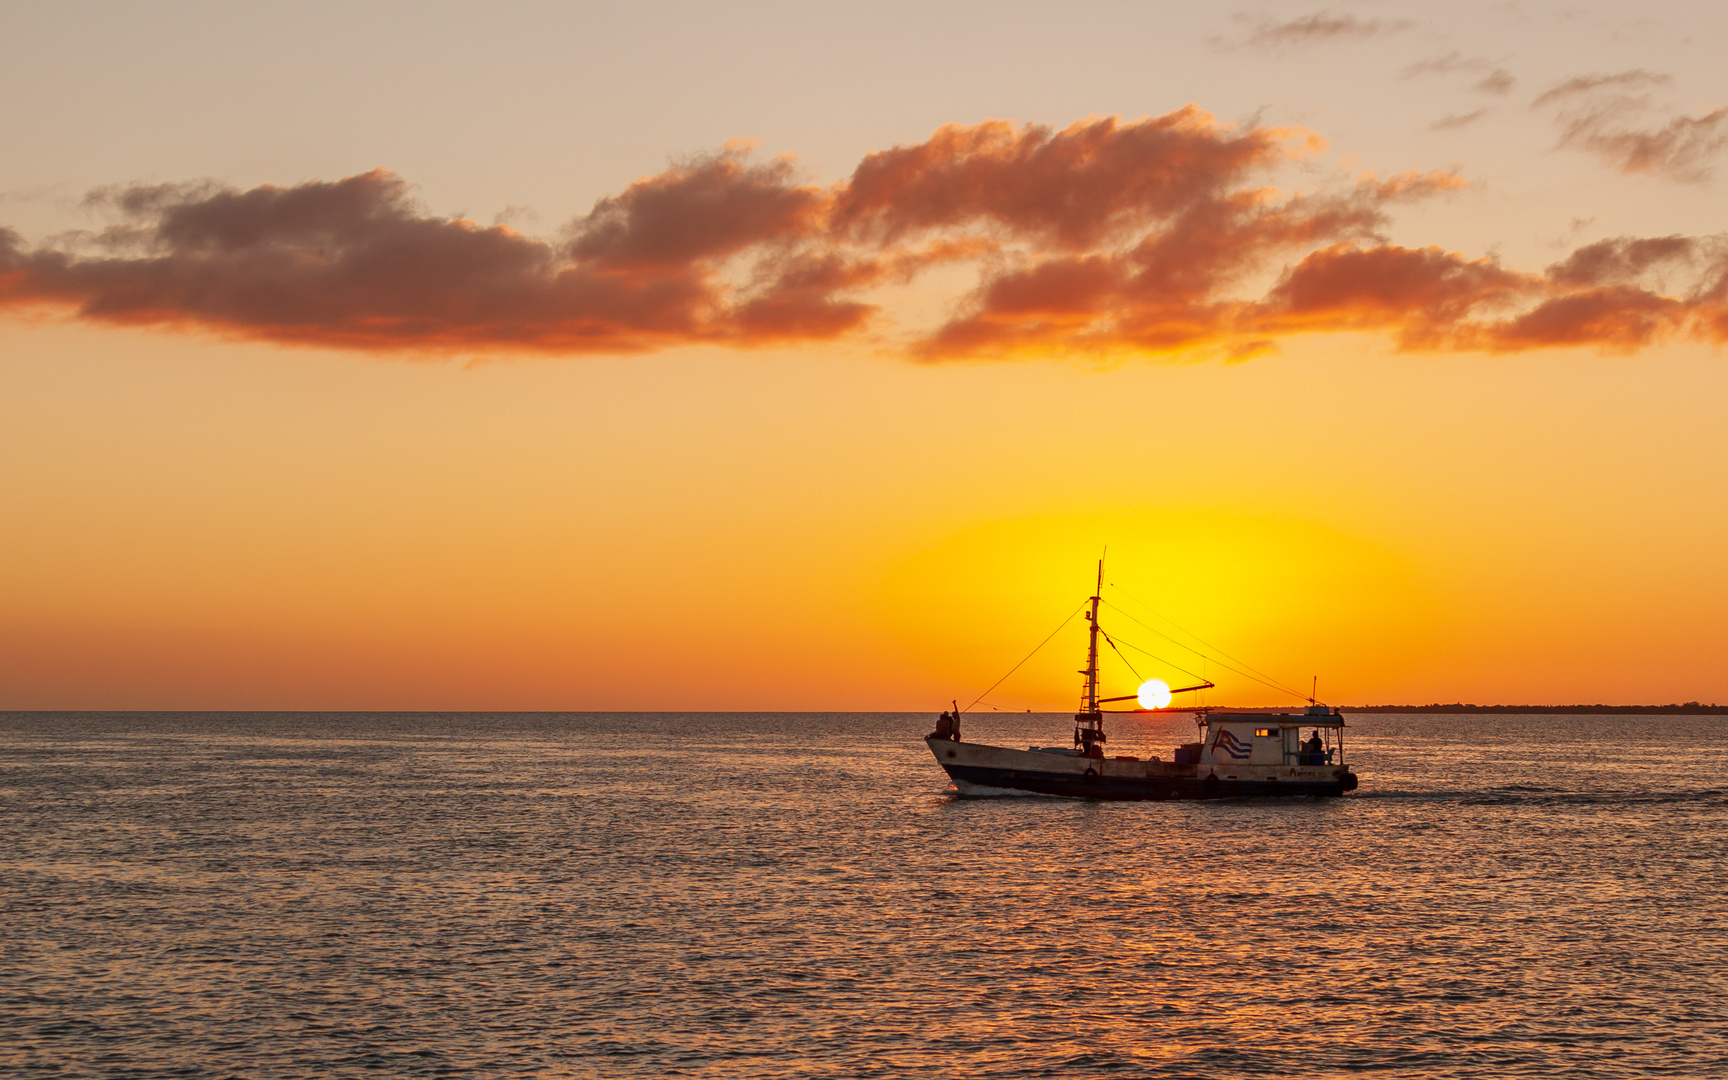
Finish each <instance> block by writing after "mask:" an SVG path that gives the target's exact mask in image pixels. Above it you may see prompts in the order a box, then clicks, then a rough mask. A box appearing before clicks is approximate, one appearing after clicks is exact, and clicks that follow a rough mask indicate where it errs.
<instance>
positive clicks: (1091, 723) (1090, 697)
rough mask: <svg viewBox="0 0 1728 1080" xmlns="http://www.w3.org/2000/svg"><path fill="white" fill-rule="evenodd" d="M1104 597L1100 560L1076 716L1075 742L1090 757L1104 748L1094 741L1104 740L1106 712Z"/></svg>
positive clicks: (1102, 570)
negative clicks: (1101, 659) (1101, 649)
mask: <svg viewBox="0 0 1728 1080" xmlns="http://www.w3.org/2000/svg"><path fill="white" fill-rule="evenodd" d="M1103 598H1104V560H1103V559H1099V560H1098V587H1097V588H1096V589H1095V590H1094V591H1093V593H1092V597H1091V609H1090V610H1089V611H1087V613H1086V619H1087V621H1088V622H1090V623H1091V624H1092V626H1091V630H1090V632H1089V638H1088V641H1087V647H1086V670H1085V671H1082V672H1081V673H1080V674H1082V675H1084V676H1086V699H1085V701H1083V702H1081V706H1080V708H1081V710H1082V711H1081V712H1080V713H1079V714H1078V715H1076V716H1075V717H1074V745H1076V746H1078V747H1081V748H1082V749H1083V750H1084V751H1085V753H1086V755H1087V756H1088V757H1101V756H1103V753H1104V752H1103V750H1102V749H1098V748H1096V747H1095V744H1097V743H1101V742H1103V741H1104V714H1103V713H1101V712H1099V711H1098V602H1099V601H1100V600H1102V599H1103Z"/></svg>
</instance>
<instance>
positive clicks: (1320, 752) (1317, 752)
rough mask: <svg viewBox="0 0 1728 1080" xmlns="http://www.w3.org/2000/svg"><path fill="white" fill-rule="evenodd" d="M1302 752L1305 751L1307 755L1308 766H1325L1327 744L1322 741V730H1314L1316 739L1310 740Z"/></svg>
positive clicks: (1304, 745)
mask: <svg viewBox="0 0 1728 1080" xmlns="http://www.w3.org/2000/svg"><path fill="white" fill-rule="evenodd" d="M1302 750H1303V751H1304V753H1305V755H1306V758H1307V761H1306V763H1307V764H1309V765H1323V764H1325V762H1326V744H1325V743H1323V742H1321V741H1320V729H1319V728H1315V729H1314V737H1313V738H1311V739H1309V740H1308V741H1307V742H1306V743H1304V744H1303V746H1302Z"/></svg>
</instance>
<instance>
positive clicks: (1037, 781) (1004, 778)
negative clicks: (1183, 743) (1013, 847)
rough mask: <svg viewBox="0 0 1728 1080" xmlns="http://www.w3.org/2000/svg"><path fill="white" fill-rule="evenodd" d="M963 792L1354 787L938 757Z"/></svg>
mask: <svg viewBox="0 0 1728 1080" xmlns="http://www.w3.org/2000/svg"><path fill="white" fill-rule="evenodd" d="M942 767H943V768H944V769H946V770H947V772H948V775H949V777H951V778H952V779H953V780H954V782H955V784H956V785H957V786H960V788H961V790H962V792H964V791H965V787H966V785H975V786H978V787H989V788H1001V789H1005V790H1008V791H1026V792H1031V793H1032V794H1035V795H1061V796H1066V797H1068V798H1073V799H1108V800H1113V801H1125V800H1127V801H1141V802H1144V801H1148V800H1151V801H1162V800H1166V799H1228V798H1239V797H1243V796H1268V795H1279V796H1283V795H1308V796H1320V797H1323V798H1330V797H1333V796H1337V795H1342V794H1344V793H1345V792H1346V791H1351V790H1354V789H1355V787H1356V776H1355V774H1354V773H1346V774H1345V775H1344V776H1343V777H1342V778H1340V779H1337V780H1331V781H1324V782H1295V781H1290V780H1226V779H1224V778H1222V777H1219V776H1215V775H1207V776H1205V777H1199V776H1076V775H1074V774H1073V773H1058V772H1028V771H1026V770H1023V769H994V768H987V767H984V766H978V765H959V764H950V763H948V762H943V763H942Z"/></svg>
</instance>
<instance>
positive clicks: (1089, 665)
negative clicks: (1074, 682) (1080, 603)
mask: <svg viewBox="0 0 1728 1080" xmlns="http://www.w3.org/2000/svg"><path fill="white" fill-rule="evenodd" d="M1103 592H1104V560H1103V559H1099V560H1098V588H1097V591H1096V592H1094V593H1093V594H1092V613H1091V614H1090V615H1089V616H1087V618H1088V619H1090V620H1091V623H1092V631H1091V641H1090V643H1089V645H1088V647H1087V649H1086V711H1087V712H1089V713H1095V712H1097V711H1098V601H1099V600H1100V599H1102V594H1103Z"/></svg>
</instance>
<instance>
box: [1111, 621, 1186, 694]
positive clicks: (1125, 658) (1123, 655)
mask: <svg viewBox="0 0 1728 1080" xmlns="http://www.w3.org/2000/svg"><path fill="white" fill-rule="evenodd" d="M1098 632H1099V633H1100V634H1104V640H1105V641H1107V642H1109V644H1110V647H1111V648H1112V649H1116V642H1115V641H1114V640H1113V639H1112V638H1111V637H1110V635H1109V634H1108V633H1105V631H1104V628H1103V627H1102V626H1100V627H1099V628H1098ZM1140 651H1141V652H1146V650H1145V649H1141V650H1140ZM1116 655H1117V656H1120V657H1121V658H1122V662H1123V663H1124V664H1127V665H1128V670H1129V671H1133V672H1134V677H1135V678H1136V679H1138V680H1140V681H1141V682H1145V681H1146V677H1145V676H1144V675H1141V674H1140V673H1139V672H1138V671H1134V662H1133V661H1132V660H1130V659H1128V654H1126V653H1124V652H1123V651H1122V650H1121V649H1116ZM1146 655H1147V656H1152V654H1151V653H1146ZM1152 659H1154V660H1157V659H1158V658H1157V657H1156V656H1152ZM1161 662H1162V663H1170V662H1169V661H1168V660H1165V661H1161ZM1170 666H1171V667H1176V665H1175V664H1170ZM1177 670H1181V669H1180V668H1177Z"/></svg>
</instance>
